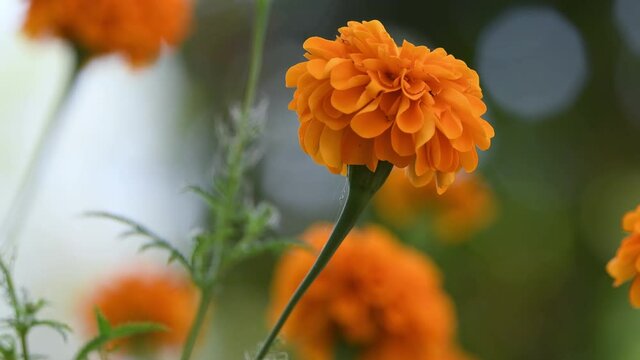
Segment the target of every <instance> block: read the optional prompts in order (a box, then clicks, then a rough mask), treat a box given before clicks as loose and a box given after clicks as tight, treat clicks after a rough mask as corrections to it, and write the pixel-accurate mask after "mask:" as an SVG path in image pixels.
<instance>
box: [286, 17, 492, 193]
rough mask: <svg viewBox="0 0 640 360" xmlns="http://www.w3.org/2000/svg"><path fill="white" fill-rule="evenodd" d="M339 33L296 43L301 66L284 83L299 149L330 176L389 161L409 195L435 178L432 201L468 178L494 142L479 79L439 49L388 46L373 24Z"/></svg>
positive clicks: (349, 27)
mask: <svg viewBox="0 0 640 360" xmlns="http://www.w3.org/2000/svg"><path fill="white" fill-rule="evenodd" d="M339 33H340V34H339V36H338V37H337V38H336V39H335V40H327V39H323V38H319V37H312V38H309V39H308V40H307V41H305V43H304V45H303V47H304V49H305V50H306V51H307V52H306V54H305V58H307V61H304V62H301V63H299V64H296V65H294V66H292V67H291V68H290V69H289V71H288V72H287V75H286V84H287V86H288V87H295V88H296V90H295V92H294V94H293V100H292V101H291V103H290V104H289V108H290V109H291V110H295V111H296V112H297V113H298V117H299V120H300V129H299V140H300V146H301V147H302V149H303V150H304V151H305V152H306V153H307V154H309V156H311V158H313V160H315V161H316V162H317V163H319V164H322V165H325V166H326V167H327V168H328V169H329V170H330V171H331V172H333V173H344V171H345V170H346V166H347V165H367V167H368V168H369V169H370V170H372V171H373V170H374V169H375V168H376V166H377V164H378V161H380V160H384V161H389V162H391V163H392V164H394V165H395V166H397V167H401V168H406V173H407V175H408V176H409V179H411V182H412V183H413V184H414V185H416V186H423V185H426V184H428V183H429V182H431V180H432V179H434V178H435V182H436V187H437V189H438V192H440V193H442V192H444V191H445V190H446V188H447V187H448V186H449V185H450V184H451V183H453V181H454V179H455V174H456V172H457V171H458V170H459V169H460V168H464V169H465V170H466V171H467V172H471V171H473V170H474V169H475V168H476V166H477V164H478V154H477V152H476V147H477V148H480V149H481V150H486V149H488V148H489V146H490V145H491V138H492V137H493V136H494V131H493V128H492V127H491V125H490V124H489V123H488V122H487V121H485V120H484V119H482V117H481V116H482V115H483V114H484V113H485V111H486V106H485V104H484V103H483V101H482V91H481V89H480V83H479V78H478V74H477V73H476V72H475V71H473V70H471V69H470V68H469V67H467V65H466V64H465V63H464V62H463V61H461V60H458V59H456V58H454V57H453V56H452V55H448V54H447V53H446V52H445V51H444V50H443V49H441V48H438V49H435V50H430V49H428V48H427V47H425V46H415V45H413V44H411V43H409V42H407V41H404V42H403V43H402V45H401V46H397V45H396V43H395V42H394V40H393V39H392V38H391V37H390V36H389V34H388V33H387V32H386V30H385V28H384V27H383V26H382V24H381V23H380V22H379V21H377V20H373V21H364V22H361V23H360V22H355V21H350V22H349V23H348V24H347V26H346V27H343V28H340V29H339Z"/></svg>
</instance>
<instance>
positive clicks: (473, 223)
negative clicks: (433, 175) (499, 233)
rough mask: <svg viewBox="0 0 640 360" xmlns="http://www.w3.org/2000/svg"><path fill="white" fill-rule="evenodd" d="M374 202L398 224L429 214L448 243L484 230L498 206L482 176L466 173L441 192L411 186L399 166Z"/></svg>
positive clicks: (435, 227) (408, 224)
mask: <svg viewBox="0 0 640 360" xmlns="http://www.w3.org/2000/svg"><path fill="white" fill-rule="evenodd" d="M373 204H374V208H375V210H376V212H377V213H378V214H379V215H380V216H381V218H382V219H384V220H385V221H387V222H389V223H390V224H393V225H394V226H397V227H407V226H410V225H413V224H414V223H415V222H416V221H418V220H419V219H422V218H423V216H424V215H425V213H428V214H429V215H430V216H431V218H432V226H433V229H434V231H435V232H436V235H437V236H438V238H439V239H441V240H444V241H449V242H457V241H462V240H465V239H468V238H469V237H470V236H471V235H472V234H473V233H475V232H477V231H479V230H482V229H484V228H485V227H486V226H488V225H489V224H490V223H491V221H492V220H493V219H494V217H495V208H496V204H495V199H494V195H493V193H492V191H491V189H490V188H489V186H488V185H487V184H486V183H485V182H484V180H483V179H482V178H481V177H480V176H477V175H473V174H465V175H464V176H461V177H460V178H459V179H458V180H457V181H456V182H455V183H453V184H452V185H451V186H450V187H449V190H447V192H446V193H445V194H442V195H438V194H437V193H436V191H435V190H434V189H433V188H426V187H422V188H416V187H415V186H413V185H411V183H410V182H409V180H407V178H406V176H404V175H403V174H402V171H400V170H399V169H395V170H393V171H392V172H391V174H390V175H389V178H387V181H386V182H385V184H384V185H383V186H382V188H381V189H380V190H379V191H378V193H377V194H376V196H375V198H374V199H373Z"/></svg>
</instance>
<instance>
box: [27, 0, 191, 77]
mask: <svg viewBox="0 0 640 360" xmlns="http://www.w3.org/2000/svg"><path fill="white" fill-rule="evenodd" d="M190 22H191V1H190V0H128V1H122V0H30V7H29V12H28V14H27V19H26V21H25V24H24V30H25V32H26V33H27V34H28V35H29V36H31V37H41V36H44V35H55V36H60V37H62V38H65V39H67V40H69V41H71V42H72V43H73V44H74V46H76V47H77V48H79V49H80V50H81V51H83V52H87V53H88V54H89V55H90V56H93V55H101V54H106V53H120V54H122V55H124V56H125V57H126V58H127V59H128V60H129V61H130V62H131V63H132V64H134V65H142V64H145V63H148V62H151V61H153V60H154V59H155V58H156V57H157V56H158V54H159V52H160V49H161V47H162V45H163V43H166V44H168V45H177V44H178V43H180V42H181V41H182V40H183V39H184V37H185V35H186V33H187V31H188V28H189V24H190Z"/></svg>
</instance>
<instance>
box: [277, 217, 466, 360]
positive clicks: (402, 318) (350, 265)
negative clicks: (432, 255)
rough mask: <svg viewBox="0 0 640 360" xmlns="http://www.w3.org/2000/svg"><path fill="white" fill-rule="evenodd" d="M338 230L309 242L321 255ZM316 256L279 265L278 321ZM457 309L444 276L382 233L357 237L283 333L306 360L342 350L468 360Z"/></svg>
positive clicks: (298, 256)
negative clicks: (459, 341) (458, 340)
mask: <svg viewBox="0 0 640 360" xmlns="http://www.w3.org/2000/svg"><path fill="white" fill-rule="evenodd" d="M331 229H332V226H331V225H329V224H320V225H316V226H313V227H311V228H310V229H309V230H308V231H307V232H306V233H304V234H303V236H302V238H303V239H304V240H305V241H306V242H308V243H309V244H310V245H311V246H312V247H313V248H314V249H316V250H319V249H320V248H321V247H322V245H323V244H324V243H325V241H326V239H327V238H328V237H329V234H330V233H331ZM314 259H315V256H314V254H313V253H311V252H310V251H308V250H305V249H296V250H292V251H290V252H289V253H287V254H285V255H284V256H283V258H282V259H281V261H280V262H279V264H278V266H277V268H276V272H275V277H274V282H273V287H272V304H271V308H270V315H271V318H272V319H275V318H276V317H277V315H278V314H279V313H280V311H281V310H282V308H283V307H284V306H285V304H286V302H287V300H288V299H289V297H290V296H291V294H292V293H293V292H294V290H295V289H296V287H297V286H298V284H299V283H300V280H301V279H302V278H303V276H304V275H305V273H306V272H307V270H308V269H309V268H310V267H311V264H312V263H313V261H314ZM455 323H456V320H455V314H454V309H453V304H452V302H451V300H450V299H449V297H448V296H447V294H445V292H444V291H443V289H442V284H441V279H440V274H439V272H438V270H437V269H436V267H435V266H434V265H433V264H432V263H431V261H429V260H428V259H427V258H425V257H424V256H423V255H421V254H419V253H418V252H415V251H413V250H411V249H408V248H405V247H403V246H402V245H400V244H399V243H397V241H396V240H395V239H394V238H393V236H392V235H391V234H389V233H387V232H386V231H384V230H383V229H381V228H377V227H367V228H364V229H362V230H353V231H352V232H351V233H350V234H349V235H348V236H347V239H346V241H345V242H344V243H343V244H342V246H341V247H340V248H339V249H338V251H337V253H336V255H335V256H334V258H333V259H332V260H331V262H330V263H329V264H328V265H327V267H326V268H325V270H324V271H323V272H322V273H321V274H320V276H319V277H318V278H317V280H316V281H315V282H314V283H313V284H312V285H311V287H310V288H309V291H308V292H307V293H306V294H305V295H304V296H303V298H302V299H301V301H300V303H299V304H298V306H297V307H296V308H295V310H294V311H293V313H292V315H291V317H290V318H289V321H288V322H287V324H286V325H285V327H284V329H283V336H284V337H285V339H288V340H290V341H291V342H292V343H294V344H295V345H296V346H297V348H298V350H299V352H300V354H301V355H302V356H303V357H302V358H304V359H307V360H326V359H332V358H333V353H334V351H335V347H336V344H337V343H339V342H343V343H347V344H348V345H349V346H350V347H354V348H357V349H359V350H360V351H359V354H360V355H359V357H358V359H362V360H393V359H413V360H430V359H432V360H443V359H463V358H465V357H464V356H463V355H462V354H461V353H460V352H459V351H458V349H457V346H456V344H455V339H454V335H455Z"/></svg>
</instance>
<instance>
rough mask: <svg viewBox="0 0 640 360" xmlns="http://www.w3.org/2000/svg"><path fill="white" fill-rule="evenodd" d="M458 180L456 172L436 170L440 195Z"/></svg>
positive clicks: (437, 187)
mask: <svg viewBox="0 0 640 360" xmlns="http://www.w3.org/2000/svg"><path fill="white" fill-rule="evenodd" d="M455 180H456V173H454V172H447V173H443V172H439V171H438V172H436V191H437V192H438V195H442V194H444V192H445V191H447V188H448V187H449V186H450V185H451V184H453V182H454V181H455Z"/></svg>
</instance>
